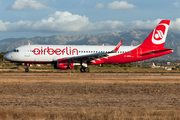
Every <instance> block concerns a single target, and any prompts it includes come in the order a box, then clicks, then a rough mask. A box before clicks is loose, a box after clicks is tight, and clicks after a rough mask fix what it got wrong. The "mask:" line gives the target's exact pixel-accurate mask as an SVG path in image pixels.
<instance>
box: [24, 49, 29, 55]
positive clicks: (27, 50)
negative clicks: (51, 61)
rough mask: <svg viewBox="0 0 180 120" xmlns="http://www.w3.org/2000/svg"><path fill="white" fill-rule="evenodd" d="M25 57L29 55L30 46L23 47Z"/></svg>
mask: <svg viewBox="0 0 180 120" xmlns="http://www.w3.org/2000/svg"><path fill="white" fill-rule="evenodd" d="M24 56H25V57H30V48H29V47H26V48H25V55H24Z"/></svg>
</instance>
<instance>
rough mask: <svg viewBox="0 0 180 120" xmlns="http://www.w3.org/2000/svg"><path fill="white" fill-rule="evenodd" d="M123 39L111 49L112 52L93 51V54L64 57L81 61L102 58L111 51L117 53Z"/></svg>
mask: <svg viewBox="0 0 180 120" xmlns="http://www.w3.org/2000/svg"><path fill="white" fill-rule="evenodd" d="M122 42H123V41H122V40H121V41H120V42H119V43H118V44H117V46H116V47H115V49H114V50H112V51H110V52H107V53H106V52H99V53H93V54H88V55H81V56H75V57H68V58H63V59H67V60H77V61H81V62H85V61H92V60H95V59H100V58H104V57H107V56H109V55H108V54H111V53H116V52H117V51H118V50H119V48H120V46H121V44H122Z"/></svg>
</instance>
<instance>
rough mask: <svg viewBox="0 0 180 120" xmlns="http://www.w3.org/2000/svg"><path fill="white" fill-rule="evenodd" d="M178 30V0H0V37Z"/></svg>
mask: <svg viewBox="0 0 180 120" xmlns="http://www.w3.org/2000/svg"><path fill="white" fill-rule="evenodd" d="M162 19H168V20H171V23H170V30H171V31H174V32H180V0H151V1H149V0H124V1H121V0H0V40H2V39H5V38H22V37H26V38H32V37H36V36H41V37H46V36H52V35H67V34H99V33H109V32H123V31H126V30H132V29H154V28H155V27H156V25H157V24H158V23H159V22H160V21H161V20H162Z"/></svg>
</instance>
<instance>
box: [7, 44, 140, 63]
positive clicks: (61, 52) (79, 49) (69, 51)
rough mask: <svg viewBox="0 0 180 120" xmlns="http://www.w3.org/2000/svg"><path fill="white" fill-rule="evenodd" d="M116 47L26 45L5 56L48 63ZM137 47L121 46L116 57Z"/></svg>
mask: <svg viewBox="0 0 180 120" xmlns="http://www.w3.org/2000/svg"><path fill="white" fill-rule="evenodd" d="M115 47H116V46H92V45H91V46H90V45H81V46H80V45H24V46H20V47H17V48H15V49H14V50H13V51H11V52H9V53H8V54H6V55H5V56H4V58H5V59H6V60H9V61H15V62H37V63H41V62H42V63H47V62H53V61H56V60H58V59H62V58H69V57H73V56H84V55H88V54H93V53H98V52H109V51H112V50H113V49H114V48H115ZM136 47H137V46H121V47H120V49H119V50H118V51H117V52H116V53H112V54H110V55H109V57H110V56H115V55H118V54H122V53H125V52H128V51H131V50H133V49H135V48H136Z"/></svg>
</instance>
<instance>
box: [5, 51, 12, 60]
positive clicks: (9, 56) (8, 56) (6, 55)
mask: <svg viewBox="0 0 180 120" xmlns="http://www.w3.org/2000/svg"><path fill="white" fill-rule="evenodd" d="M11 58H12V56H11V55H10V54H9V53H6V54H5V55H4V59H5V60H7V61H11Z"/></svg>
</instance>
